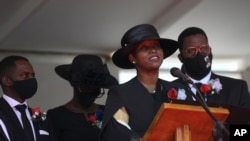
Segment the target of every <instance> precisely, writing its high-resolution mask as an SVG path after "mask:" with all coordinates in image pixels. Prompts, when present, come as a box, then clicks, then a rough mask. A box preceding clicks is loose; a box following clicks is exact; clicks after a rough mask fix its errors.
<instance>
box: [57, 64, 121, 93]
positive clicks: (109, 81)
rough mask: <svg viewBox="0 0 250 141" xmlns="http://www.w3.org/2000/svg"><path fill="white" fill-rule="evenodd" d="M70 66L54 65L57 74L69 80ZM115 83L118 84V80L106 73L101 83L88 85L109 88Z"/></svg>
mask: <svg viewBox="0 0 250 141" xmlns="http://www.w3.org/2000/svg"><path fill="white" fill-rule="evenodd" d="M71 66H72V65H71V64H67V65H59V66H57V67H55V72H56V74H57V75H59V76H60V77H62V78H63V79H65V80H67V81H69V82H71V77H70V72H71ZM117 84H118V81H117V79H116V78H115V77H114V76H112V75H107V77H106V78H105V79H104V81H103V83H100V84H98V85H90V86H93V87H99V88H106V89H109V88H111V87H112V86H114V85H117Z"/></svg>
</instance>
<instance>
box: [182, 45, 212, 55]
mask: <svg viewBox="0 0 250 141" xmlns="http://www.w3.org/2000/svg"><path fill="white" fill-rule="evenodd" d="M198 52H200V54H202V55H208V54H209V53H210V52H211V48H210V46H209V45H201V46H198V47H188V48H186V49H185V50H184V51H183V53H184V55H185V56H186V57H189V58H193V57H195V56H196V55H197V53H198Z"/></svg>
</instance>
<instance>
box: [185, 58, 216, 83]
mask: <svg viewBox="0 0 250 141" xmlns="http://www.w3.org/2000/svg"><path fill="white" fill-rule="evenodd" d="M183 65H184V69H185V71H186V72H187V73H188V74H189V75H190V76H191V77H193V78H194V79H197V80H200V79H201V78H203V77H205V76H206V75H207V74H208V73H209V72H210V70H211V65H212V54H210V55H206V56H204V55H201V54H200V53H198V54H197V55H196V56H195V57H194V58H185V59H184V60H183Z"/></svg>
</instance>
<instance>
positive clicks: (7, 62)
mask: <svg viewBox="0 0 250 141" xmlns="http://www.w3.org/2000/svg"><path fill="white" fill-rule="evenodd" d="M18 60H25V61H28V62H29V60H28V59H27V58H25V57H22V56H15V55H13V56H7V57H5V58H4V59H3V60H2V61H1V62H0V79H1V78H2V77H3V76H4V75H6V74H8V73H9V72H10V71H11V69H13V68H15V67H16V64H15V62H16V61H18ZM0 84H1V81H0Z"/></svg>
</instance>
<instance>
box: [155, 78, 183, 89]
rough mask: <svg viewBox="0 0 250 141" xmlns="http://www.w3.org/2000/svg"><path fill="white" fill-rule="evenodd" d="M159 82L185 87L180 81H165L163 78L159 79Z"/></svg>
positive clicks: (169, 85) (170, 85)
mask: <svg viewBox="0 0 250 141" xmlns="http://www.w3.org/2000/svg"><path fill="white" fill-rule="evenodd" d="M159 80H160V81H161V83H162V84H163V85H165V86H168V87H178V88H185V86H184V85H183V84H182V83H181V82H180V81H167V80H163V79H159Z"/></svg>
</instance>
